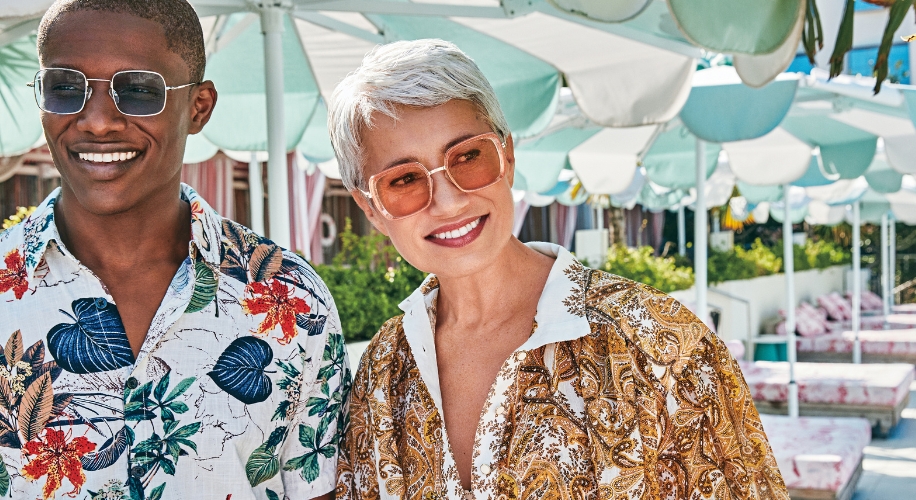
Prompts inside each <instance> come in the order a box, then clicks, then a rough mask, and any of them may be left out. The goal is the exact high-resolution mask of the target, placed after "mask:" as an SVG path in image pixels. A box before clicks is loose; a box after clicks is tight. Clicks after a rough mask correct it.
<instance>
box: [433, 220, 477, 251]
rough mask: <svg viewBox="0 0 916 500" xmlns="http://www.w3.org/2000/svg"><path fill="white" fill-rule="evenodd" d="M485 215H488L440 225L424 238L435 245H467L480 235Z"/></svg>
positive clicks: (456, 246)
mask: <svg viewBox="0 0 916 500" xmlns="http://www.w3.org/2000/svg"><path fill="white" fill-rule="evenodd" d="M487 217H488V215H482V216H480V217H475V218H472V219H470V221H468V219H465V220H464V221H461V222H458V223H455V224H449V225H446V226H442V227H440V228H438V229H436V230H435V231H433V233H432V234H430V235H429V236H427V237H426V240H427V241H430V242H432V243H434V244H436V245H441V246H444V247H450V248H458V247H463V246H465V245H469V244H471V243H472V242H473V241H474V240H476V239H477V237H478V236H480V233H481V232H483V228H484V225H486V222H487Z"/></svg>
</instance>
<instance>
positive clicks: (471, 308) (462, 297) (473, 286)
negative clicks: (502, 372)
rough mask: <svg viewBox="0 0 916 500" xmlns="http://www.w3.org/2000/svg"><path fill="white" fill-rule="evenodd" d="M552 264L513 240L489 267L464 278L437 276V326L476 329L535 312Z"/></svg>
mask: <svg viewBox="0 0 916 500" xmlns="http://www.w3.org/2000/svg"><path fill="white" fill-rule="evenodd" d="M553 263H554V258H552V257H548V256H546V255H543V254H541V253H539V252H537V251H535V250H532V249H531V248H528V247H527V246H525V245H524V244H523V243H521V242H520V241H519V240H518V239H516V238H512V239H511V240H510V242H509V244H507V245H506V246H505V248H504V249H503V251H502V252H501V253H500V254H499V255H498V257H497V258H496V259H494V261H493V263H492V264H490V265H489V266H487V267H486V268H484V269H481V270H480V271H478V272H475V273H473V274H470V275H465V276H457V277H450V276H441V275H440V276H438V278H439V296H438V299H437V305H436V323H437V325H442V324H449V325H455V326H458V325H460V326H465V327H473V326H475V325H481V324H487V323H492V322H493V321H497V322H500V319H501V318H509V317H512V316H514V315H516V314H524V313H529V312H531V311H532V310H533V311H535V312H536V310H537V301H538V299H540V296H541V292H542V291H543V289H544V284H545V283H546V282H547V276H548V275H549V274H550V269H551V268H552V267H553ZM531 315H532V319H533V312H532V313H531ZM437 329H438V328H437Z"/></svg>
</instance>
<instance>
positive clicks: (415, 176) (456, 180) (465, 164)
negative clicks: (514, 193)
mask: <svg viewBox="0 0 916 500" xmlns="http://www.w3.org/2000/svg"><path fill="white" fill-rule="evenodd" d="M505 147H506V144H505V143H504V142H502V141H501V140H500V138H499V136H498V135H496V134H495V133H493V132H488V133H486V134H481V135H477V136H474V137H471V138H470V139H466V140H464V141H461V142H459V143H458V144H455V145H454V146H452V147H450V148H448V150H447V151H446V152H445V165H443V166H441V167H439V168H436V169H433V170H429V169H427V168H426V166H425V165H423V164H422V163H420V162H410V163H404V164H401V165H396V166H394V167H391V168H388V169H385V170H382V171H381V172H379V173H377V174H375V175H373V176H372V177H370V178H369V191H368V192H366V191H363V190H360V192H361V193H362V194H363V195H364V196H366V198H368V199H370V200H372V202H374V203H375V206H376V208H378V210H379V211H380V212H381V213H382V215H384V216H385V217H386V218H388V219H391V220H397V219H404V218H407V217H410V216H412V215H416V214H418V213H420V212H422V211H423V210H425V209H426V208H427V207H429V205H430V204H431V203H432V200H433V183H432V176H433V174H435V173H437V172H441V171H444V172H445V175H446V177H448V179H449V181H451V183H452V184H454V185H455V187H457V188H458V189H460V190H461V191H463V192H465V193H470V192H474V191H479V190H481V189H484V188H487V187H490V186H492V185H493V184H496V183H497V182H499V180H500V179H502V178H503V176H504V175H505V174H506V153H505Z"/></svg>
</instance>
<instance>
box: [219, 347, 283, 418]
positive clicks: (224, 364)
mask: <svg viewBox="0 0 916 500" xmlns="http://www.w3.org/2000/svg"><path fill="white" fill-rule="evenodd" d="M273 355H274V353H273V349H271V347H270V345H269V344H268V343H267V342H264V341H263V340H261V339H259V338H257V337H241V338H238V339H235V340H233V341H232V343H231V344H229V346H228V347H226V350H225V351H223V353H222V354H220V356H219V359H217V360H216V364H215V365H213V370H211V371H210V372H208V373H207V375H209V376H210V378H211V379H213V381H214V382H216V385H218V386H219V388H220V389H222V390H224V391H226V392H227V393H229V395H230V396H232V397H234V398H235V399H238V400H239V401H241V402H243V403H245V404H246V405H250V404H254V403H260V402H261V401H264V400H265V399H267V398H268V396H270V393H271V391H272V387H271V383H270V377H268V376H267V374H266V373H265V369H266V368H267V366H268V365H269V364H270V360H271V358H273Z"/></svg>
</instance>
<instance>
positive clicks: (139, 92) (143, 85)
mask: <svg viewBox="0 0 916 500" xmlns="http://www.w3.org/2000/svg"><path fill="white" fill-rule="evenodd" d="M111 88H112V90H114V92H115V95H116V96H117V97H116V98H115V102H116V103H117V105H118V109H119V110H121V112H122V113H124V114H125V115H133V116H150V115H155V114H158V113H160V112H162V110H163V108H165V93H166V89H165V80H163V79H162V77H161V76H159V75H158V74H156V73H151V72H149V71H124V72H122V73H118V74H116V75H115V76H114V78H113V79H112V81H111Z"/></svg>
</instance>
